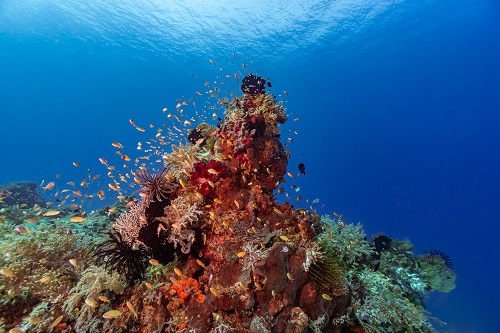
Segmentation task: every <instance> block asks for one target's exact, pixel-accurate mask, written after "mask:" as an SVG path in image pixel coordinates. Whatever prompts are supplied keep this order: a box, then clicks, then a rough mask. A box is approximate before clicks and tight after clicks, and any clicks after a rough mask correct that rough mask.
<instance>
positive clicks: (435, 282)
mask: <svg viewBox="0 0 500 333" xmlns="http://www.w3.org/2000/svg"><path fill="white" fill-rule="evenodd" d="M417 264H418V266H419V270H420V272H421V275H422V278H423V279H424V280H425V281H426V282H427V284H428V285H429V287H430V288H431V289H432V290H438V291H442V292H450V291H452V290H453V289H455V280H456V278H457V276H456V274H455V272H454V271H453V269H451V268H450V267H448V266H447V265H446V263H445V261H444V259H442V258H440V257H438V256H432V255H431V254H429V253H427V254H424V255H422V256H419V257H417Z"/></svg>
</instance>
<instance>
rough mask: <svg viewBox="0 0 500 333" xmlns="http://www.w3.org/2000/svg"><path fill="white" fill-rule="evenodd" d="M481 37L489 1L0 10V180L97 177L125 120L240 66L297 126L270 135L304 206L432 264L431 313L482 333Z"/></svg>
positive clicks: (489, 302)
mask: <svg viewBox="0 0 500 333" xmlns="http://www.w3.org/2000/svg"><path fill="white" fill-rule="evenodd" d="M499 36H500V5H499V4H498V2H496V1H493V0H491V1H488V0H463V1H448V0H446V1H424V0H420V1H403V0H399V1H396V0H394V1H382V0H380V1H368V0H358V1H286V2H283V1H271V2H269V1H260V0H259V1H224V2H221V3H219V4H215V3H214V2H213V1H187V2H185V1H87V2H86V4H85V3H82V2H81V1H73V0H65V1H51V0H44V1H37V0H32V1H28V0H24V1H23V0H15V1H14V0H2V1H1V2H0V113H1V118H0V134H1V137H0V138H1V145H0V156H1V162H2V164H1V169H0V171H1V172H0V183H6V182H9V181H15V180H31V181H36V182H40V181H41V180H42V179H44V180H46V182H47V181H49V180H53V179H54V177H55V174H57V173H60V174H61V179H65V180H66V181H69V180H71V179H73V180H75V179H76V180H78V179H79V178H80V177H84V176H85V175H86V169H87V168H90V169H91V170H92V172H93V173H94V170H96V171H95V172H101V173H102V171H103V170H102V166H101V165H100V163H99V161H98V158H99V157H106V158H109V159H112V158H115V159H116V158H117V157H116V155H115V157H113V156H114V151H115V149H114V148H113V147H112V146H111V145H110V143H111V142H113V141H120V142H121V143H122V144H123V145H124V146H125V148H126V149H127V148H128V149H130V150H129V151H131V152H133V151H134V149H135V145H136V143H137V141H144V140H146V139H147V138H149V136H144V135H143V133H140V132H138V131H135V130H134V129H133V128H132V127H131V126H130V124H129V119H130V118H132V119H134V121H136V122H137V123H138V124H140V125H142V126H143V127H148V124H149V123H153V124H161V123H162V122H164V121H165V115H164V114H162V109H163V108H164V107H168V108H169V109H174V108H175V104H176V101H177V100H180V99H182V98H185V99H188V98H193V97H195V96H196V93H195V91H197V90H202V89H204V87H203V82H204V81H211V82H212V81H214V80H215V78H216V77H217V75H222V74H223V73H226V72H229V73H235V72H237V71H241V72H243V67H242V64H243V63H245V64H246V65H247V66H248V68H249V69H251V70H252V71H254V72H255V71H256V72H257V73H259V74H260V75H262V76H264V77H269V78H271V82H272V84H273V88H272V91H273V93H275V94H277V95H281V96H280V97H279V98H283V99H284V100H285V105H286V107H287V108H288V112H289V113H293V116H292V118H293V117H301V118H302V119H301V120H300V121H297V122H293V121H290V123H289V124H287V126H286V127H284V128H283V130H284V131H285V134H284V137H286V136H288V133H289V132H287V129H288V128H290V129H291V130H296V131H297V132H298V133H299V135H298V136H297V135H295V136H293V137H294V141H293V142H292V143H291V144H290V146H289V149H290V150H291V152H292V159H291V161H290V164H289V166H290V170H291V171H293V172H294V173H295V172H297V170H296V165H297V164H298V163H300V162H303V163H305V165H306V168H307V175H306V176H305V177H302V178H301V179H299V180H298V184H299V185H300V187H301V191H300V193H302V195H303V196H304V198H310V199H311V200H312V199H314V198H319V199H320V203H319V204H317V205H316V206H317V209H318V212H319V213H322V214H332V213H333V212H334V211H337V212H340V213H343V214H344V215H345V216H346V220H347V221H348V222H358V221H360V222H362V223H363V225H364V226H365V229H366V231H367V234H374V233H377V232H384V233H387V234H390V235H392V236H395V237H397V238H408V239H410V240H411V241H412V242H413V243H414V244H415V247H416V250H417V252H420V251H422V250H424V249H430V248H438V249H440V250H442V251H444V252H446V253H447V254H448V255H450V256H451V258H452V260H453V263H454V267H455V270H456V272H457V275H458V279H457V289H456V290H454V291H453V292H451V293H449V294H431V299H430V304H429V311H430V312H431V314H432V316H435V317H438V318H440V319H441V320H443V321H445V322H447V323H448V326H447V327H445V328H443V331H446V332H496V331H498V329H497V325H496V322H497V316H498V313H499V310H500V307H499V305H498V304H499V303H498V300H499V299H500V288H499V287H498V276H499V274H498V273H499V265H498V264H499V263H500V260H498V255H497V254H498V251H499V247H498V245H496V243H497V237H498V236H497V235H498V231H499V229H500V227H499V220H500V173H499V170H500V150H499V149H500V135H499V133H500V132H499V130H498V129H499V128H500V114H499V112H500V60H499V59H500V38H499ZM233 53H234V54H235V55H236V59H235V58H234V57H233ZM209 59H213V60H215V61H216V62H217V66H213V65H212V64H210V62H209ZM220 67H223V68H224V70H222V71H221V70H219V68H220ZM227 86H228V87H227V91H233V92H238V91H237V89H238V87H237V84H236V82H233V83H232V84H231V85H227ZM283 90H286V91H287V92H288V94H289V96H288V97H286V96H285V95H284V94H283ZM300 138H302V139H300ZM131 154H132V153H131ZM73 161H78V163H80V165H81V168H80V169H78V168H75V167H74V166H73V165H72V162H73ZM287 185H288V184H287ZM292 192H293V191H292ZM292 194H293V193H292Z"/></svg>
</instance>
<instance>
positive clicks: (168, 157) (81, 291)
mask: <svg viewBox="0 0 500 333" xmlns="http://www.w3.org/2000/svg"><path fill="white" fill-rule="evenodd" d="M267 86H268V87H270V84H268V85H267ZM265 90H266V80H265V79H263V78H260V77H257V76H255V75H249V76H247V77H246V78H245V79H244V80H243V83H242V91H243V92H244V94H243V96H239V97H234V98H233V99H232V100H231V101H229V102H227V103H223V104H224V105H226V110H225V114H224V119H220V121H219V123H218V125H217V126H211V125H208V124H206V123H202V124H199V125H198V126H197V127H196V128H195V129H193V130H191V131H190V132H189V135H188V138H187V139H188V142H185V143H182V144H179V145H178V146H172V151H171V152H169V153H164V154H163V156H162V157H163V159H162V160H163V162H164V166H162V167H161V168H159V169H158V171H157V172H153V171H151V169H147V168H146V167H145V166H144V165H141V166H140V167H139V169H138V170H136V171H134V172H133V177H134V180H135V182H136V184H137V185H138V187H139V190H138V191H139V196H140V200H138V201H135V200H132V199H131V198H128V199H126V201H127V203H126V206H124V203H120V204H119V205H118V204H117V206H116V207H112V208H109V207H108V208H107V209H106V210H101V211H98V212H96V213H95V216H98V217H103V216H107V217H108V218H110V219H111V221H112V222H111V223H112V225H111V223H109V224H108V228H107V229H108V230H106V231H109V233H108V238H107V239H104V240H102V239H101V238H96V239H95V240H92V241H90V243H94V244H95V248H94V249H93V251H90V246H86V244H84V243H81V241H80V237H81V235H77V234H76V233H69V234H68V233H63V232H60V233H59V234H55V236H54V239H55V240H57V242H59V246H58V247H57V248H50V251H51V252H50V253H49V252H48V249H49V248H48V244H49V243H50V242H51V241H50V239H51V238H50V237H49V235H47V231H45V230H44V229H40V228H39V229H38V230H37V231H36V232H27V233H24V234H19V232H17V233H16V232H15V231H13V228H14V226H13V225H12V224H9V223H4V224H2V225H0V227H1V228H3V229H5V230H3V231H5V232H6V233H7V234H10V235H14V236H15V237H14V236H12V243H13V244H15V245H13V247H11V248H8V249H7V250H8V251H11V253H12V254H13V255H15V256H16V258H17V259H16V260H7V259H5V258H4V257H2V259H0V264H1V267H2V268H3V269H2V271H1V273H2V276H1V277H0V278H1V280H0V282H1V283H2V284H1V285H0V287H1V288H0V293H2V294H3V295H2V297H3V299H4V300H5V301H2V303H1V304H0V324H3V325H4V326H5V327H6V328H7V329H8V328H12V327H17V328H18V329H21V330H26V331H29V332H49V331H57V332H101V331H102V332H156V333H160V332H161V333H163V332H198V333H200V332H210V333H222V332H224V333H226V332H242V333H251V332H255V333H257V332H273V333H305V332H329V333H333V332H338V333H340V332H346V333H348V332H432V331H433V329H432V326H431V325H430V324H429V322H428V321H427V317H426V312H425V311H424V305H423V302H422V295H423V294H425V293H426V292H428V291H429V290H442V291H449V290H451V289H452V288H453V287H454V283H453V284H452V283H451V282H454V274H453V275H452V274H451V273H452V272H453V271H452V269H451V268H450V267H449V266H450V263H451V261H449V260H448V259H447V257H444V256H443V255H441V253H439V252H435V251H433V252H430V253H427V254H424V255H423V256H414V255H413V254H412V248H411V245H409V244H408V243H406V242H398V241H396V240H393V239H389V238H384V237H382V236H379V237H377V238H375V239H374V240H373V241H372V242H368V241H367V238H366V235H365V234H364V232H363V229H362V226H361V225H360V224H357V225H351V224H345V223H344V222H343V221H342V219H341V217H340V218H338V219H330V217H328V216H323V217H320V216H318V215H316V214H313V213H312V212H309V211H306V210H304V209H295V207H294V206H293V205H292V204H290V203H288V202H284V203H280V202H278V201H277V200H276V198H275V193H274V192H275V190H277V188H278V186H279V185H280V184H281V183H282V182H283V181H284V175H285V174H286V171H287V166H288V158H289V153H288V152H287V151H285V149H284V146H283V145H282V143H281V142H280V130H279V127H278V126H279V125H280V124H283V123H285V122H286V120H287V116H286V113H285V109H284V108H283V106H282V105H281V103H279V102H277V101H275V100H274V98H273V96H271V95H269V94H266V91H265ZM179 105H181V104H180V103H179ZM131 123H133V122H132V121H131ZM187 123H188V124H191V123H190V122H187ZM134 124H135V123H134ZM134 124H133V125H134ZM185 124H186V122H185ZM134 126H136V125H134ZM300 171H301V172H302V174H305V167H301V170H300ZM110 187H114V188H117V186H116V184H113V185H112V186H110ZM122 199H125V197H123V196H122ZM125 207H126V208H125ZM62 212H64V211H63V210H61V212H59V211H58V212H57V214H61V213H62ZM65 213H66V214H70V212H65ZM46 214H47V213H46ZM50 214H56V213H54V212H51V213H50ZM50 214H49V215H50ZM80 219H83V218H82V217H80ZM102 231H103V230H102V229H99V235H101V234H102ZM30 237H31V238H30ZM43 237H49V238H43ZM14 238H15V239H14ZM40 242H41V243H42V244H43V245H42V248H41V249H40V248H38V244H39V243H40ZM50 244H52V243H50ZM24 247H26V249H28V250H27V251H30V252H32V253H28V252H23V251H25V250H23V249H24ZM76 248H79V250H78V251H82V250H81V249H85V251H83V252H78V251H76ZM17 249H21V250H20V251H18V250H17ZM7 250H6V251H7ZM90 253H92V256H93V258H90V257H89V256H90ZM35 256H42V257H40V258H37V259H35V261H33V260H34V258H35ZM51 256H56V258H53V257H51ZM44 257H47V259H49V258H50V259H49V260H50V261H53V263H51V264H50V265H48V264H47V263H46V262H45V263H42V262H41V261H42V260H43V258H44ZM70 259H73V260H74V261H70ZM28 260H29V261H33V262H31V263H30V262H28ZM36 260H38V262H37V261H36ZM63 262H64V264H63ZM77 263H78V264H77ZM48 270H50V272H49V271H48ZM46 276H51V279H52V281H54V284H53V285H52V284H50V281H49V280H48V278H46ZM40 280H46V281H45V282H46V283H48V284H46V285H41V284H40V283H39V282H40ZM447 281H448V282H447ZM55 282H57V283H55ZM49 285H50V287H48V286H49ZM42 286H43V288H42ZM20 304H23V306H24V309H23V311H19V312H16V315H15V316H12V315H11V316H8V315H7V314H8V313H9V311H8V307H13V308H16V309H18V308H21V305H20ZM44 309H45V310H44ZM48 309H50V310H48Z"/></svg>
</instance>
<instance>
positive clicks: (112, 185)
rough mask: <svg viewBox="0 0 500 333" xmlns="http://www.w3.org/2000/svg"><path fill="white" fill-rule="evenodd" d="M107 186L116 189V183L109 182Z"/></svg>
mask: <svg viewBox="0 0 500 333" xmlns="http://www.w3.org/2000/svg"><path fill="white" fill-rule="evenodd" d="M108 186H109V188H110V189H112V190H114V191H118V185H116V184H115V183H109V184H108Z"/></svg>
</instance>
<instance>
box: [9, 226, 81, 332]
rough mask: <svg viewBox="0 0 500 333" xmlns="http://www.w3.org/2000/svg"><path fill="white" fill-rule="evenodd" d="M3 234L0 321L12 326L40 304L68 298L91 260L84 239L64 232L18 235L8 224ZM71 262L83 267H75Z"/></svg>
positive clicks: (41, 230)
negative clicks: (79, 273)
mask: <svg viewBox="0 0 500 333" xmlns="http://www.w3.org/2000/svg"><path fill="white" fill-rule="evenodd" d="M0 232H1V234H2V238H3V245H2V246H1V247H0V267H1V268H2V272H3V275H1V276H0V299H1V302H0V319H1V320H3V321H5V323H6V324H9V325H10V324H11V323H12V322H13V321H15V320H16V319H18V316H22V315H26V314H27V313H29V312H30V311H31V308H32V307H34V306H36V305H38V304H39V303H40V302H42V301H54V300H55V299H57V298H58V297H59V296H60V295H62V294H66V293H67V292H68V291H69V290H70V289H71V288H72V287H73V286H74V285H75V283H76V281H77V274H78V271H79V270H80V267H81V266H83V265H84V263H85V262H87V261H89V260H90V249H89V247H88V246H87V245H86V244H84V243H82V242H81V239H82V236H81V235H78V234H73V233H71V234H67V233H66V231H65V230H64V229H62V228H58V229H52V228H50V229H49V228H45V227H43V226H40V227H39V228H38V229H36V230H31V231H30V232H26V233H18V232H16V231H15V230H14V226H13V225H11V224H10V223H8V222H5V223H3V224H0ZM70 259H71V260H72V262H76V263H81V264H80V266H79V267H74V266H73V265H72V264H71V263H70ZM7 272H8V273H7ZM4 315H5V316H4Z"/></svg>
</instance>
